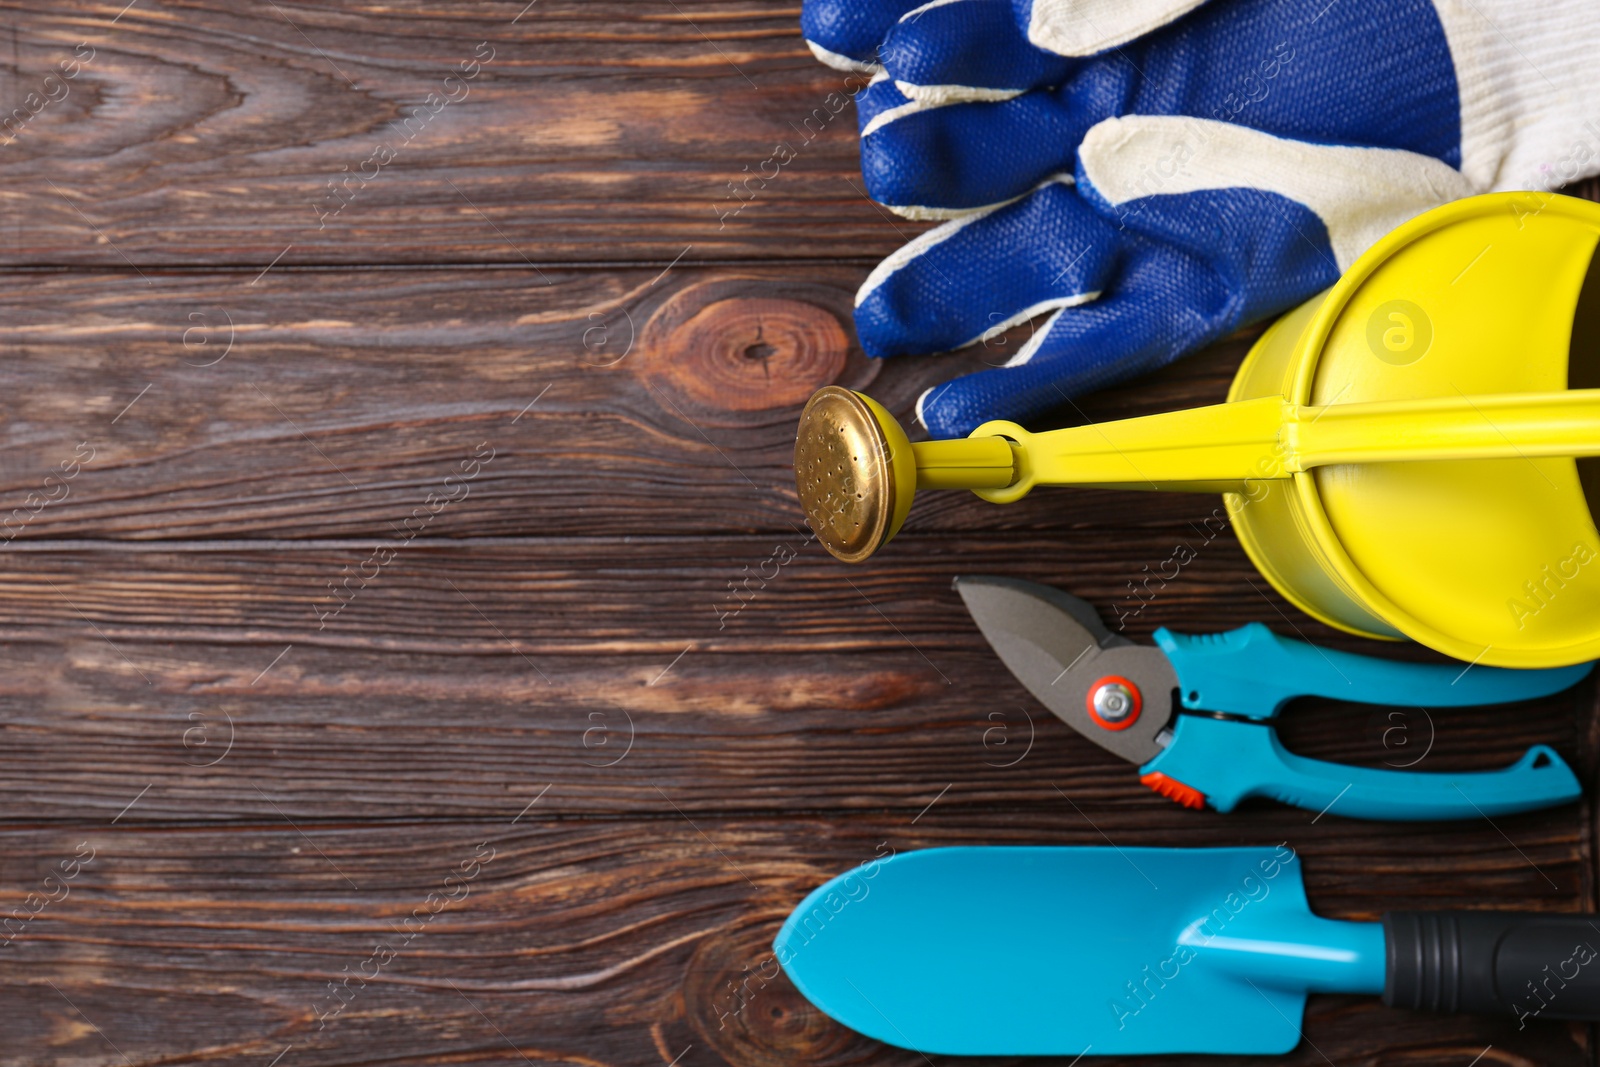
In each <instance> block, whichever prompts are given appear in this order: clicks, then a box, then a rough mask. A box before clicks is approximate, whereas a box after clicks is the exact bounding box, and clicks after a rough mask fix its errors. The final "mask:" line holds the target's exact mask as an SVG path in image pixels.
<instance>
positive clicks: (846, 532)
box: [794, 385, 1014, 563]
mask: <svg viewBox="0 0 1600 1067" xmlns="http://www.w3.org/2000/svg"><path fill="white" fill-rule="evenodd" d="M794 474H795V487H796V488H797V489H798V490H799V494H800V506H801V507H802V508H804V509H805V513H806V521H807V522H809V523H810V524H811V529H812V530H814V531H815V532H816V535H817V539H818V540H820V541H821V542H822V545H823V547H824V548H826V549H827V550H828V551H829V552H831V553H833V555H834V556H836V557H838V558H839V559H842V560H844V561H845V562H846V563H860V562H861V561H862V560H864V559H866V558H867V557H868V556H870V555H872V554H873V553H874V552H876V551H877V550H878V549H879V548H880V547H882V546H883V545H884V544H885V543H887V542H888V540H889V539H890V538H891V537H893V536H894V535H895V534H897V533H899V532H900V526H901V524H902V523H904V522H905V521H906V513H907V512H909V511H910V510H911V498H912V497H913V496H914V495H916V491H917V489H918V488H919V487H920V488H923V489H932V488H940V489H953V488H969V489H981V488H1000V487H1004V486H1007V485H1009V484H1011V482H1012V479H1013V475H1014V465H1013V458H1012V447H1011V445H1010V443H1009V442H1008V441H1006V439H1005V438H1002V437H982V438H977V437H973V438H965V439H962V440H959V441H924V442H919V443H917V444H915V445H913V444H912V443H911V441H910V440H909V439H908V438H907V437H906V433H905V431H904V430H903V429H901V428H900V424H899V423H898V422H896V421H895V418H894V416H893V415H891V414H889V412H888V411H887V410H885V408H884V407H883V406H882V405H881V404H879V403H878V402H877V401H875V400H872V399H870V398H868V397H865V396H862V395H861V394H860V393H855V392H852V391H850V390H849V389H844V388H841V387H840V386H837V385H829V386H824V387H823V388H822V389H820V390H818V391H817V392H816V394H815V395H813V396H812V397H811V399H810V400H809V401H808V402H807V403H806V406H805V410H804V411H802V412H801V413H800V428H799V432H798V434H797V435H796V437H795V443H794Z"/></svg>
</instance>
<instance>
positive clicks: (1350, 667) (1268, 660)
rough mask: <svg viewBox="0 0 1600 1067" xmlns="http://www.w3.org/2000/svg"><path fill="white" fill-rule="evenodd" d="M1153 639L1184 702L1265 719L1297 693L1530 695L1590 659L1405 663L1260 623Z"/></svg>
mask: <svg viewBox="0 0 1600 1067" xmlns="http://www.w3.org/2000/svg"><path fill="white" fill-rule="evenodd" d="M1154 636H1155V642H1156V644H1157V645H1158V646H1159V647H1160V648H1161V651H1162V652H1165V653H1166V655H1167V660H1168V661H1169V662H1170V663H1171V664H1172V669H1173V671H1174V672H1176V674H1177V676H1178V688H1179V696H1180V699H1181V701H1182V703H1183V706H1184V707H1186V708H1191V709H1194V710H1205V711H1218V712H1225V713H1227V714H1230V715H1245V716H1249V717H1250V718H1252V719H1270V718H1272V717H1273V716H1274V715H1276V714H1277V713H1278V712H1279V711H1281V710H1282V708H1283V706H1284V705H1285V704H1287V703H1288V702H1289V701H1291V700H1293V699H1294V698H1296V697H1302V696H1318V697H1328V698H1329V699H1332V700H1353V701H1355V702H1357V703H1361V704H1401V705H1409V706H1412V707H1423V708H1449V707H1467V706H1470V705H1475V704H1505V703H1510V702H1512V701H1518V700H1534V699H1537V698H1538V697H1543V696H1549V695H1550V694H1552V693H1559V692H1561V691H1562V690H1563V689H1568V688H1571V687H1572V686H1574V685H1577V684H1578V683H1579V682H1580V681H1582V680H1583V679H1584V677H1586V676H1587V675H1588V673H1589V671H1590V670H1591V669H1592V668H1593V666H1594V664H1592V663H1580V664H1578V665H1576V666H1573V667H1552V668H1547V669H1544V670H1510V669H1508V668H1505V667H1473V666H1468V667H1465V668H1463V667H1461V666H1460V665H1457V664H1437V663H1406V662H1403V661H1401V660H1391V659H1379V658H1377V657H1375V656H1361V655H1357V654H1355V653H1353V652H1341V651H1339V650H1338V649H1333V648H1321V647H1319V646H1317V645H1313V644H1308V643H1306V642H1304V641H1295V640H1291V639H1290V638H1287V637H1280V636H1279V635H1277V634H1275V633H1273V632H1272V631H1271V630H1269V629H1267V628H1266V627H1265V626H1263V625H1262V624H1261V623H1259V622H1252V623H1250V624H1248V625H1246V626H1241V627H1239V629H1237V630H1229V631H1228V632H1227V633H1220V634H1198V635H1190V634H1179V633H1173V632H1172V631H1171V630H1168V629H1167V628H1166V627H1162V628H1161V629H1159V630H1157V631H1156V632H1155V635H1154Z"/></svg>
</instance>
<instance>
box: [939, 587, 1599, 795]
mask: <svg viewBox="0 0 1600 1067" xmlns="http://www.w3.org/2000/svg"><path fill="white" fill-rule="evenodd" d="M955 588H956V590H957V592H959V593H960V594H961V598H962V600H964V601H965V602H966V605H967V610H968V611H970V612H971V613H972V617H973V619H974V620H975V621H976V622H977V624H978V628H979V629H980V630H981V631H982V632H983V635H984V637H985V638H987V639H988V641H989V644H990V645H991V646H993V648H994V650H995V652H996V653H998V654H999V656H1000V659H1001V660H1002V661H1003V662H1004V663H1005V665H1006V666H1007V667H1008V668H1010V670H1011V673H1012V674H1014V675H1016V677H1017V679H1018V681H1020V682H1021V683H1022V684H1023V685H1024V686H1026V687H1027V689H1028V691H1029V692H1030V693H1032V694H1033V695H1034V696H1035V697H1037V698H1038V699H1039V701H1040V702H1041V703H1043V704H1044V705H1045V706H1046V707H1047V708H1049V709H1050V710H1051V711H1052V712H1053V713H1054V714H1055V715H1056V716H1057V717H1058V718H1060V719H1061V720H1063V721H1064V722H1066V723H1067V725H1069V726H1071V727H1072V728H1073V729H1075V730H1077V731H1078V733H1080V734H1082V735H1083V736H1084V737H1087V738H1088V739H1089V740H1091V741H1093V742H1094V743H1095V744H1097V745H1099V746H1100V747H1101V748H1104V749H1106V750H1107V751H1109V752H1112V753H1115V754H1116V755H1118V756H1121V757H1122V758H1123V759H1126V760H1128V761H1129V762H1131V763H1135V764H1137V765H1138V766H1139V778H1140V781H1142V782H1143V783H1144V784H1145V785H1147V786H1149V787H1150V788H1151V789H1153V790H1155V792H1157V793H1159V794H1160V795H1162V796H1164V797H1167V798H1169V799H1171V800H1173V801H1176V802H1177V803H1179V804H1182V805H1183V806H1185V807H1189V808H1203V807H1211V808H1213V809H1215V810H1217V811H1224V812H1225V811H1232V810H1233V809H1234V807H1235V806H1237V805H1238V804H1239V802H1240V801H1242V800H1244V799H1245V798H1246V797H1252V796H1264V797H1271V798H1273V799H1275V800H1278V801H1281V802H1282V803H1285V804H1291V805H1294V806H1295V807H1300V808H1305V809H1307V810H1310V811H1329V810H1332V811H1333V812H1335V813H1337V814H1339V815H1343V816H1346V817H1350V818H1361V819H1388V820H1409V819H1471V818H1481V817H1485V816H1494V815H1503V814H1509V813H1512V812H1519V811H1531V810H1533V809H1536V808H1546V807H1553V806H1555V805H1557V804H1564V803H1566V802H1568V801H1571V800H1574V799H1576V798H1577V797H1578V795H1579V794H1580V793H1581V791H1582V789H1581V786H1580V785H1579V783H1578V779H1577V776H1576V775H1574V774H1573V773H1572V768H1570V767H1569V766H1567V764H1566V762H1565V761H1563V760H1562V758H1561V757H1560V756H1559V755H1557V754H1556V752H1555V750H1554V749H1552V748H1550V747H1549V746H1548V745H1534V746H1533V747H1532V748H1530V749H1528V751H1527V752H1526V753H1524V754H1523V756H1522V758H1521V759H1519V760H1517V761H1516V762H1515V763H1513V764H1512V765H1511V766H1509V767H1504V768H1501V769H1499V770H1493V771H1459V772H1456V771H1451V772H1431V771H1411V770H1375V769H1369V768H1365V767H1351V766H1346V765H1344V764H1339V763H1329V762H1325V761H1322V760H1314V759H1307V758H1305V757H1303V756H1297V755H1295V754H1294V753H1292V752H1290V751H1289V750H1288V749H1286V748H1284V747H1283V744H1282V742H1280V741H1279V740H1278V734H1277V731H1276V730H1275V729H1274V728H1273V725H1272V724H1273V720H1274V719H1276V718H1277V715H1278V713H1279V712H1280V711H1281V710H1282V709H1283V707H1284V705H1285V704H1287V703H1288V702H1289V701H1290V700H1292V699H1294V698H1295V697H1300V696H1320V697H1329V698H1333V699H1337V700H1349V701H1355V702H1357V703H1365V704H1387V705H1406V706H1413V707H1426V708H1443V707H1462V706H1468V705H1479V704H1499V703H1510V702H1514V701H1521V700H1531V699H1534V698H1537V697H1543V696H1548V695H1550V694H1552V693H1558V692H1560V691H1561V690H1563V689H1566V688H1568V687H1570V686H1572V685H1575V684H1576V683H1577V682H1579V681H1580V680H1582V679H1583V678H1584V677H1585V676H1586V675H1587V674H1588V673H1589V671H1590V669H1591V668H1592V667H1593V664H1592V663H1584V664H1578V665H1576V666H1572V667H1559V668H1553V669H1547V670H1509V669H1504V668H1497V667H1474V668H1470V669H1468V670H1465V671H1463V670H1461V669H1460V668H1458V667H1454V666H1450V665H1434V664H1417V663H1402V662H1397V661H1394V660H1384V659H1376V658H1373V657H1370V656H1360V655H1355V654H1352V653H1349V652H1340V651H1338V650H1336V649H1329V648H1321V647H1319V646H1317V645H1313V644H1308V643H1306V642H1303V641H1293V640H1289V639H1287V638H1283V637H1279V636H1278V635H1277V634H1275V633H1273V632H1272V631H1271V630H1269V629H1267V627H1265V626H1263V625H1262V624H1261V623H1259V622H1253V623H1249V624H1248V625H1246V626H1242V627H1240V628H1239V629H1237V630H1230V631H1228V632H1226V633H1215V634H1198V635H1186V634H1178V633H1173V632H1172V631H1171V630H1168V629H1166V628H1162V629H1159V630H1157V631H1156V632H1155V634H1154V637H1155V642H1156V643H1155V645H1141V644H1136V643H1134V642H1133V641H1130V640H1128V639H1127V638H1125V637H1122V636H1120V635H1118V634H1114V633H1112V632H1111V631H1109V630H1108V629H1106V627H1105V625H1104V623H1102V622H1101V620H1100V616H1099V615H1098V614H1097V613H1096V612H1095V609H1094V608H1093V607H1092V606H1091V605H1090V604H1088V603H1087V602H1086V601H1083V600H1080V599H1078V598H1077V597H1075V596H1071V595H1069V594H1067V593H1063V592H1061V591H1060V590H1057V589H1052V588H1050V587H1049V586H1044V585H1038V584H1036V583H1034V582H1026V581H1020V580H1017V579H1014V578H989V577H970V578H968V577H963V578H957V579H956V580H955Z"/></svg>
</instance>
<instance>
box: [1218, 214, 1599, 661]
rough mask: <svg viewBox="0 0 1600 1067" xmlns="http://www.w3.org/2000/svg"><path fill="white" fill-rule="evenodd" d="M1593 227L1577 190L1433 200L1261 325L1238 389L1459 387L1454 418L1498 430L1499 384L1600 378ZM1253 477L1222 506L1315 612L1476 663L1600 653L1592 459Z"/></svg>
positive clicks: (1412, 391)
mask: <svg viewBox="0 0 1600 1067" xmlns="http://www.w3.org/2000/svg"><path fill="white" fill-rule="evenodd" d="M1597 238H1600V205H1595V204H1592V203H1589V202H1587V201H1580V200H1575V199H1571V198H1568V197H1561V196H1551V195H1541V194H1527V193H1508V194H1495V195H1491V196H1486V197H1476V198H1473V199H1471V200H1464V201H1459V202H1457V203H1454V204H1450V205H1447V206H1445V207H1442V208H1439V209H1437V210H1435V211H1432V212H1429V213H1428V214H1427V215H1424V216H1422V217H1420V218H1418V219H1415V220H1413V221H1412V222H1411V223H1409V224H1407V225H1406V226H1403V227H1401V228H1400V229H1398V230H1396V231H1395V232H1394V233H1392V234H1390V235H1389V236H1388V237H1386V238H1385V239H1384V240H1383V241H1381V242H1379V243H1378V244H1377V245H1376V246H1374V248H1373V249H1372V250H1371V251H1369V252H1368V253H1367V254H1366V255H1365V256H1363V257H1362V258H1361V260H1360V261H1358V262H1357V263H1356V264H1354V265H1353V267H1352V268H1351V270H1350V271H1349V272H1348V273H1347V274H1346V275H1345V276H1344V278H1343V279H1341V281H1340V282H1339V284H1338V285H1337V286H1335V287H1334V288H1333V289H1331V290H1329V291H1328V292H1327V293H1326V294H1324V295H1323V296H1321V297H1319V298H1316V299H1314V300H1312V301H1311V302H1309V303H1308V304H1306V305H1304V306H1302V307H1301V308H1298V309H1296V310H1295V311H1293V312H1290V313H1289V314H1288V315H1286V316H1285V317H1284V318H1282V319H1280V320H1279V321H1278V322H1277V323H1275V324H1274V325H1273V326H1272V327H1271V328H1269V329H1268V330H1267V332H1266V333H1265V334H1264V335H1263V336H1262V337H1261V339H1260V340H1259V341H1258V342H1257V343H1256V345H1255V346H1254V348H1253V349H1252V350H1251V352H1250V354H1249V356H1248V357H1247V358H1246V360H1245V362H1244V364H1243V366H1242V367H1241V368H1240V371H1239V374H1238V376H1237V377H1236V378H1235V380H1234V384H1233V388H1232V390H1231V392H1230V394H1229V400H1230V402H1235V403H1238V402H1244V401H1249V400H1252V399H1256V398H1260V397H1268V396H1282V397H1285V398H1287V399H1288V400H1290V401H1292V402H1296V403H1300V404H1306V405H1311V406H1314V407H1321V406H1331V405H1346V404H1363V403H1376V402H1395V401H1422V400H1428V399H1439V400H1443V401H1453V402H1456V404H1457V405H1459V404H1460V403H1461V402H1463V401H1465V403H1466V410H1465V411H1462V410H1461V408H1460V407H1459V406H1457V407H1456V410H1457V413H1458V415H1459V416H1461V417H1464V418H1466V419H1467V420H1468V421H1469V422H1470V421H1473V420H1476V421H1477V422H1478V423H1479V424H1481V425H1482V426H1485V427H1488V428H1489V429H1491V430H1493V429H1494V428H1495V426H1496V424H1497V422H1499V414H1498V410H1497V409H1496V408H1495V406H1494V405H1493V404H1492V403H1491V402H1490V398H1510V397H1515V396H1518V395H1522V394H1535V395H1548V394H1552V393H1555V392H1558V391H1560V390H1588V389H1594V388H1595V387H1597V386H1600V328H1597V327H1600V321H1597V317H1600V269H1597V268H1595V266H1594V261H1595V249H1596V241H1597ZM1586 288H1587V291H1586ZM1469 413H1470V414H1469ZM1567 429H1569V430H1571V429H1578V430H1580V431H1581V427H1568V428H1567ZM1588 434H1589V436H1591V437H1592V436H1594V435H1596V434H1600V425H1592V424H1591V425H1590V426H1589V428H1588ZM1569 440H1572V438H1569ZM1260 473H1261V474H1262V477H1260V478H1259V479H1252V480H1247V481H1246V482H1245V483H1244V484H1243V485H1241V486H1238V487H1234V488H1232V489H1231V490H1230V491H1228V492H1227V493H1225V496H1224V499H1225V500H1226V503H1227V508H1228V512H1229V514H1230V516H1231V518H1232V520H1233V523H1234V528H1235V529H1236V531H1237V532H1238V535H1239V539H1240V541H1241V542H1242V543H1243V545H1244V548H1245V550H1246V552H1248V553H1249V555H1250V558H1251V560H1252V561H1253V562H1254V563H1255V564H1256V566H1257V567H1258V568H1259V569H1260V570H1261V572H1262V574H1263V575H1264V576H1265V577H1266V578H1267V580H1268V581H1270V582H1271V583H1272V584H1273V585H1274V586H1275V587H1276V588H1277V589H1278V591H1279V592H1280V593H1282V594H1283V595H1284V597H1285V598H1287V599H1288V600H1290V601H1291V602H1293V603H1294V604H1295V605H1296V606H1298V607H1299V608H1300V609H1301V610H1303V611H1305V612H1306V613H1307V614H1309V615H1312V616H1313V617H1315V618H1317V619H1320V620H1321V621H1323V622H1325V623H1328V624H1329V625H1331V626H1335V627H1337V628H1339V629H1343V630H1347V631H1350V632H1352V633H1357V634H1361V635H1364V636H1368V637H1386V638H1396V637H1410V638H1412V639H1415V640H1417V641H1419V642H1421V643H1423V644H1425V645H1429V646H1430V647H1432V648H1435V649H1438V650H1439V651H1442V652H1445V653H1447V654H1449V655H1452V656H1455V657H1456V658H1458V659H1462V660H1466V661H1468V662H1478V663H1485V664H1491V665H1496V666H1505V667H1551V666H1563V665H1567V664H1573V663H1580V662H1583V661H1585V660H1592V659H1595V658H1597V657H1600V534H1597V533H1596V529H1595V520H1594V515H1595V514H1596V511H1595V508H1596V506H1600V499H1597V498H1596V496H1595V494H1596V492H1597V490H1600V478H1597V477H1596V475H1597V474H1600V459H1596V458H1593V457H1592V456H1578V457H1575V456H1571V455H1537V454H1534V451H1533V450H1532V449H1529V448H1525V449H1522V450H1520V452H1519V454H1515V455H1513V456H1510V457H1504V456H1502V457H1498V458H1468V459H1442V460H1430V461H1423V462H1405V461H1398V462H1379V463H1348V464H1340V463H1333V464H1327V465H1321V466H1317V467H1314V468H1312V469H1310V470H1306V471H1301V472H1297V473H1295V474H1293V475H1292V476H1291V477H1289V478H1274V477H1268V476H1267V475H1268V474H1271V473H1274V472H1271V471H1262V472H1260ZM1586 484H1587V493H1586V491H1585V490H1586Z"/></svg>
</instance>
